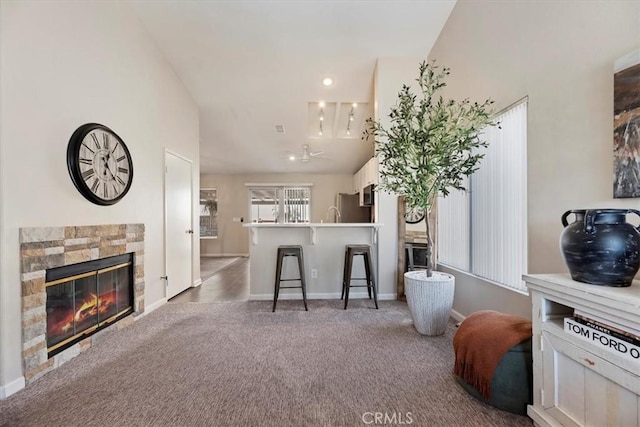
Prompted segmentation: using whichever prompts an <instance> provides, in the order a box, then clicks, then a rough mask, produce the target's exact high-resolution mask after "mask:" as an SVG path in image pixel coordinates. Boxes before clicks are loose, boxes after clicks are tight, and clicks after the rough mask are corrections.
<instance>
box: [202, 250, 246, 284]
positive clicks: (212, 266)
mask: <svg viewBox="0 0 640 427" xmlns="http://www.w3.org/2000/svg"><path fill="white" fill-rule="evenodd" d="M241 259H242V258H241V257H233V256H231V257H226V256H225V257H219V256H216V257H201V258H200V278H201V279H202V281H203V282H204V281H205V280H207V279H208V278H210V277H211V276H213V275H214V274H216V273H218V272H219V271H222V270H224V269H225V268H227V267H229V266H230V265H232V264H233V263H235V262H237V261H239V260H241Z"/></svg>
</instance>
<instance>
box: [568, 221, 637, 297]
mask: <svg viewBox="0 0 640 427" xmlns="http://www.w3.org/2000/svg"><path fill="white" fill-rule="evenodd" d="M630 213H634V214H636V215H638V216H640V211H637V210H635V209H593V210H585V209H580V210H571V211H567V212H565V213H564V215H562V225H564V227H565V228H564V230H562V233H561V234H560V249H561V250H562V256H563V257H564V260H565V262H566V263H567V267H569V272H570V273H571V278H572V279H573V280H576V281H579V282H584V283H589V284H592V285H603V286H630V285H631V282H632V281H633V277H634V276H635V275H636V273H637V272H638V269H640V226H639V227H634V226H633V224H630V223H628V222H627V219H626V215H627V214H630ZM571 214H574V215H575V221H574V222H572V223H571V224H569V223H568V222H567V217H568V216H569V215H571Z"/></svg>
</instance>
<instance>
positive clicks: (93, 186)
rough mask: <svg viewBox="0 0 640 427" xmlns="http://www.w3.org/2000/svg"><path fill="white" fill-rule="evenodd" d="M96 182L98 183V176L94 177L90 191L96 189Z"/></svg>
mask: <svg viewBox="0 0 640 427" xmlns="http://www.w3.org/2000/svg"><path fill="white" fill-rule="evenodd" d="M98 184H100V180H99V179H98V178H94V181H93V185H92V186H91V191H93V192H94V193H95V192H96V190H97V189H98Z"/></svg>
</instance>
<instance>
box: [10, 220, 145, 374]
mask: <svg viewBox="0 0 640 427" xmlns="http://www.w3.org/2000/svg"><path fill="white" fill-rule="evenodd" d="M131 252H133V253H135V266H134V269H135V271H134V275H133V276H134V282H135V284H134V312H133V316H138V315H140V314H141V313H143V312H144V224H109V225H90V226H68V227H38V228H21V229H20V265H21V276H20V279H21V282H22V358H23V369H24V377H25V380H26V383H27V384H30V383H31V382H33V381H35V380H36V379H38V378H40V377H41V376H42V375H44V374H45V373H47V372H49V371H51V370H53V369H55V368H57V367H58V366H60V365H61V364H62V363H64V362H66V361H67V360H69V359H71V358H73V357H75V356H76V355H78V354H79V353H80V352H81V351H83V350H86V349H87V348H90V347H91V343H92V340H93V338H94V337H95V335H94V336H92V337H88V338H86V339H84V340H82V341H80V342H79V343H77V344H75V345H73V346H72V347H70V348H68V349H66V350H64V351H62V352H60V353H59V354H56V355H55V356H53V357H51V358H48V357H47V344H46V320H47V313H46V298H47V294H46V290H45V274H46V270H47V269H50V268H55V267H61V266H65V265H70V264H76V263H79V262H85V261H92V260H97V259H101V258H106V257H110V256H114V255H123V254H125V253H131ZM129 319H131V320H130V321H129V322H127V321H126V320H122V321H121V322H119V323H116V324H114V325H113V327H116V328H118V327H122V326H123V325H124V326H126V325H127V324H129V323H130V322H131V321H132V320H133V317H132V316H129Z"/></svg>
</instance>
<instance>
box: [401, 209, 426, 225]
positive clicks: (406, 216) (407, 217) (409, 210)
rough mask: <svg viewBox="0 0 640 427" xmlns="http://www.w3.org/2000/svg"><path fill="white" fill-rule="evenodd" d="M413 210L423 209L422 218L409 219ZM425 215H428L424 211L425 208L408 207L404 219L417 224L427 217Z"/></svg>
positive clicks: (408, 222)
mask: <svg viewBox="0 0 640 427" xmlns="http://www.w3.org/2000/svg"><path fill="white" fill-rule="evenodd" d="M412 211H422V212H421V214H422V215H421V216H420V218H419V219H418V220H417V221H416V220H410V219H409V214H410V213H411V212H412ZM425 216H426V213H425V212H424V209H423V208H413V209H411V208H407V209H406V211H405V214H404V221H405V222H406V223H407V224H417V223H419V222H420V221H422V220H423V219H424V218H425Z"/></svg>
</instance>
